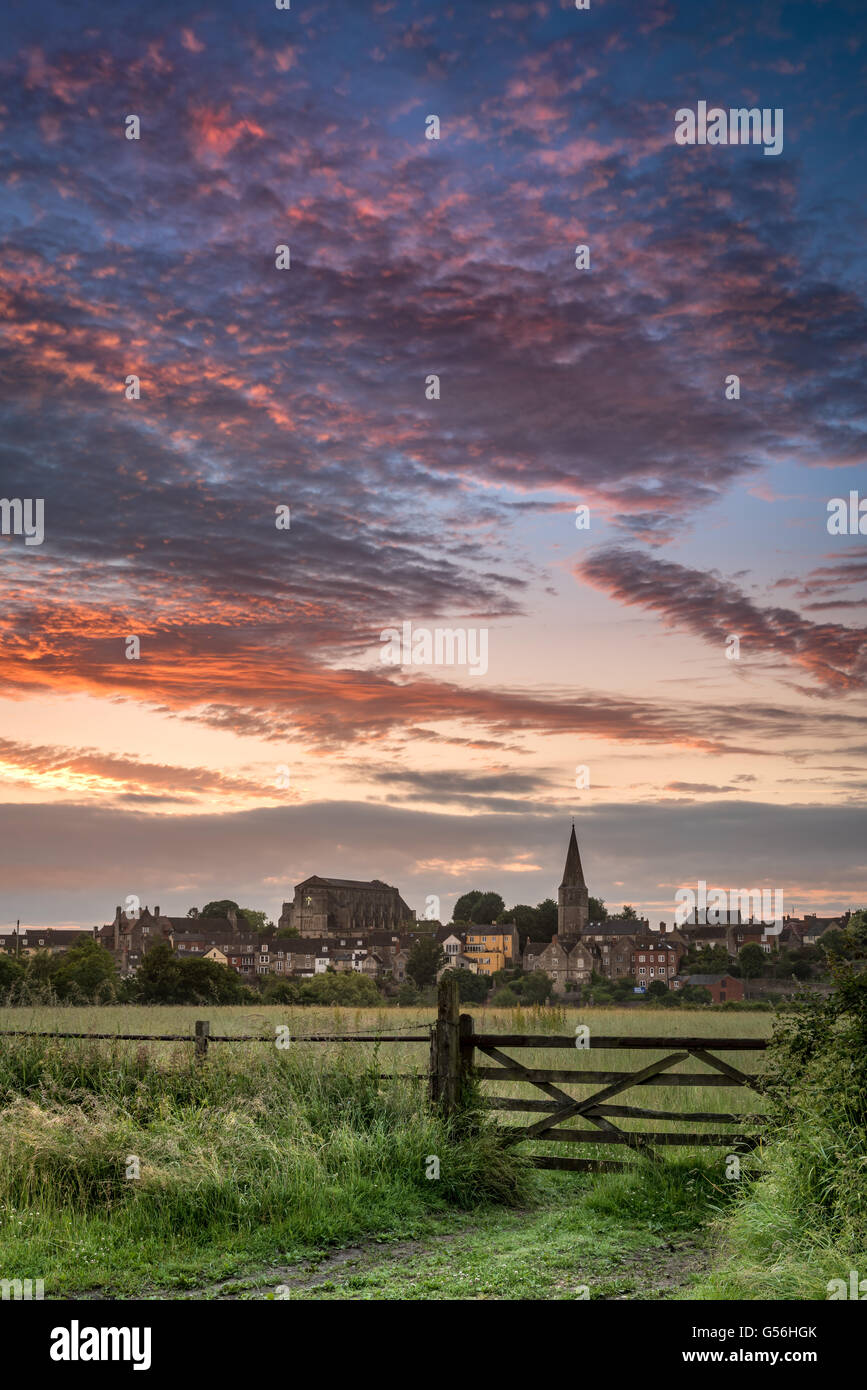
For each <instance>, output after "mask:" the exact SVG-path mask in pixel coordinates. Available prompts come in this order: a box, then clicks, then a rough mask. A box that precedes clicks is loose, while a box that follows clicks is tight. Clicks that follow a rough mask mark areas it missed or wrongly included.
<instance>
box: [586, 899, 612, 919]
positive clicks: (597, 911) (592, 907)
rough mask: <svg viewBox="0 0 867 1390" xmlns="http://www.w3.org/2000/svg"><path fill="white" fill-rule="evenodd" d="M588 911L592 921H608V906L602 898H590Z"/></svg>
mask: <svg viewBox="0 0 867 1390" xmlns="http://www.w3.org/2000/svg"><path fill="white" fill-rule="evenodd" d="M587 912H588V915H589V918H590V921H591V922H607V921H608V908H607V907H606V906H605V904H604V902H603V901H602V899H601V898H588V899H587Z"/></svg>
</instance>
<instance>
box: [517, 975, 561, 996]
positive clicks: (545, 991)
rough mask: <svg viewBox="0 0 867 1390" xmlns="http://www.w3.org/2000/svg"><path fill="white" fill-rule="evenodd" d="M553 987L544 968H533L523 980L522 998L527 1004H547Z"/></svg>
mask: <svg viewBox="0 0 867 1390" xmlns="http://www.w3.org/2000/svg"><path fill="white" fill-rule="evenodd" d="M513 988H514V986H513ZM553 988H554V986H553V984H552V983H551V980H550V977H549V976H548V975H546V974H545V972H544V970H531V971H530V972H529V973H528V974H527V975H525V976H524V977H523V979H522V981H521V1000H522V1002H523V1003H525V1004H547V1002H548V1000H549V999H550V997H551V990H552V989H553Z"/></svg>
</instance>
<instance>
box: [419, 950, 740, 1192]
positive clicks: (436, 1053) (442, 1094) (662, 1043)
mask: <svg viewBox="0 0 867 1390" xmlns="http://www.w3.org/2000/svg"><path fill="white" fill-rule="evenodd" d="M458 1010H459V1005H458V993H457V981H456V980H455V979H448V978H447V977H445V978H444V979H443V980H442V981H441V983H440V994H439V1013H438V1017H437V1022H436V1025H435V1027H434V1032H433V1038H432V1042H431V1098H432V1099H433V1100H434V1101H435V1102H436V1103H437V1104H439V1105H440V1106H441V1107H442V1108H444V1109H445V1110H446V1111H447V1112H453V1111H454V1110H456V1109H458V1108H459V1106H460V1105H461V1104H462V1101H463V1092H464V1088H465V1086H466V1083H467V1082H468V1081H470V1080H473V1081H524V1082H527V1083H528V1084H529V1085H531V1086H534V1087H536V1089H537V1090H538V1091H540V1092H541V1093H542V1095H544V1096H545V1097H546V1099H544V1100H537V1099H532V1100H531V1099H525V1098H523V1097H520V1098H514V1099H513V1098H508V1097H504V1096H483V1097H482V1104H483V1106H484V1107H485V1108H486V1109H489V1110H512V1111H515V1110H521V1111H528V1112H531V1113H532V1112H536V1113H540V1112H541V1113H542V1114H543V1118H542V1119H539V1120H536V1121H534V1122H533V1123H531V1124H529V1125H528V1126H526V1127H516V1128H515V1130H514V1133H512V1132H511V1131H510V1132H509V1135H508V1138H509V1141H510V1142H512V1143H519V1142H521V1141H523V1140H528V1139H536V1140H544V1142H545V1143H556V1144H612V1145H623V1146H626V1147H628V1148H631V1149H637V1150H639V1151H640V1152H641V1153H643V1154H645V1155H647V1156H648V1157H649V1158H650V1159H652V1160H653V1161H658V1159H659V1155H658V1153H657V1152H656V1149H657V1147H664V1146H669V1145H678V1146H683V1147H690V1148H692V1147H694V1146H697V1145H714V1146H720V1145H724V1146H726V1147H727V1149H728V1150H729V1151H731V1150H738V1149H740V1150H743V1149H749V1148H753V1147H755V1145H756V1144H758V1143H759V1142H760V1136H758V1135H756V1133H755V1132H754V1130H755V1126H757V1125H761V1124H763V1123H765V1117H764V1116H763V1115H756V1114H752V1113H747V1114H737V1113H731V1112H722V1111H702V1112H700V1113H698V1112H692V1111H671V1110H652V1109H647V1108H645V1107H642V1106H638V1105H623V1104H618V1105H612V1104H610V1103H609V1102H610V1101H612V1100H613V1099H614V1097H615V1096H621V1095H622V1093H623V1092H624V1091H627V1090H629V1089H631V1088H632V1087H633V1086H666V1087H668V1086H690V1087H692V1086H701V1087H714V1088H731V1087H744V1086H746V1087H750V1088H751V1089H753V1090H759V1086H758V1078H757V1077H756V1076H755V1075H754V1074H752V1073H748V1072H743V1071H741V1070H739V1068H737V1067H734V1066H732V1065H731V1063H730V1062H728V1061H726V1060H724V1059H723V1058H722V1057H717V1056H716V1055H715V1054H716V1053H717V1052H761V1051H764V1049H765V1047H766V1046H767V1042H766V1039H764V1038H700V1037H658V1036H657V1037H640V1036H632V1037H612V1036H610V1035H607V1034H605V1035H602V1034H600V1035H594V1036H593V1037H592V1039H591V1045H590V1049H589V1050H591V1051H594V1052H596V1051H602V1050H603V1049H606V1050H607V1049H618V1048H621V1049H626V1050H629V1051H633V1052H634V1051H647V1052H662V1053H663V1054H665V1055H663V1056H662V1057H660V1058H658V1059H657V1060H655V1061H651V1062H649V1063H648V1065H647V1066H646V1067H641V1068H640V1069H639V1070H638V1071H634V1072H623V1071H601V1070H600V1071H590V1070H587V1069H585V1068H584V1067H569V1068H545V1069H540V1068H538V1067H527V1066H525V1065H524V1064H523V1063H522V1062H520V1061H518V1060H517V1059H516V1058H515V1057H510V1056H508V1054H507V1053H506V1052H504V1051H503V1049H504V1048H508V1049H510V1050H514V1049H516V1048H517V1049H520V1048H534V1049H535V1050H537V1051H541V1050H546V1049H552V1050H554V1049H565V1050H569V1051H570V1052H574V1051H575V1050H576V1048H578V1047H580V1040H579V1039H578V1038H576V1037H575V1036H569V1035H566V1036H551V1035H547V1034H538V1033H499V1034H498V1033H476V1032H475V1022H474V1019H473V1017H472V1015H470V1014H460V1013H459V1011H458ZM581 1050H582V1053H583V1055H584V1056H586V1052H585V1051H584V1049H581ZM476 1051H478V1052H480V1053H482V1054H483V1056H484V1057H485V1058H490V1059H491V1061H493V1062H496V1063H497V1064H498V1065H496V1066H493V1067H491V1066H478V1065H476V1064H475V1053H476ZM689 1057H693V1058H695V1059H696V1060H697V1061H699V1062H701V1063H702V1064H703V1065H704V1066H705V1067H707V1068H709V1069H710V1070H706V1071H701V1072H694V1071H676V1070H672V1069H673V1068H676V1067H677V1066H678V1065H679V1064H680V1063H682V1062H684V1061H686V1059H687V1058H689ZM564 1085H578V1086H581V1087H587V1086H591V1087H601V1089H594V1090H593V1091H592V1093H591V1094H590V1095H584V1096H581V1097H576V1096H574V1095H570V1094H569V1093H568V1092H567V1091H564V1090H563V1089H562V1087H563V1086H564ZM574 1119H579V1120H582V1121H587V1122H589V1124H590V1125H591V1126H594V1128H589V1129H587V1128H585V1129H561V1128H559V1126H560V1124H561V1122H562V1121H563V1120H574ZM615 1119H641V1120H666V1121H672V1120H674V1121H688V1122H689V1123H690V1124H708V1123H711V1124H718V1125H719V1124H727V1125H743V1124H744V1123H745V1122H746V1123H747V1124H749V1125H750V1126H751V1127H752V1128H753V1132H752V1133H746V1132H743V1131H741V1132H738V1130H734V1131H730V1132H728V1133H722V1132H716V1131H714V1132H710V1133H696V1132H693V1131H690V1132H688V1133H677V1132H671V1131H659V1132H652V1131H641V1132H636V1131H634V1130H631V1131H630V1130H624V1129H621V1128H620V1127H619V1126H618V1125H616V1124H614V1120H615ZM532 1161H533V1163H534V1166H535V1167H537V1168H561V1169H572V1170H576V1169H584V1170H587V1169H590V1170H595V1171H619V1170H623V1169H624V1168H626V1167H628V1166H629V1165H627V1164H624V1163H618V1162H611V1161H608V1160H605V1159H595V1158H571V1157H568V1158H567V1157H560V1156H559V1155H556V1156H552V1155H541V1154H536V1155H533V1159H532Z"/></svg>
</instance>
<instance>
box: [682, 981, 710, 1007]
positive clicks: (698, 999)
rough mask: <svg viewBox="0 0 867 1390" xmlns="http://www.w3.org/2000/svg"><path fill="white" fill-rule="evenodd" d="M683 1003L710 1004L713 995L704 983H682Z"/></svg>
mask: <svg viewBox="0 0 867 1390" xmlns="http://www.w3.org/2000/svg"><path fill="white" fill-rule="evenodd" d="M681 996H682V998H683V1002H684V1004H712V1003H713V995H712V994H711V992H710V990H709V989H708V988H707V987H706V986H705V985H684V987H683V989H682V990H681Z"/></svg>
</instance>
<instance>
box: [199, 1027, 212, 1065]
mask: <svg viewBox="0 0 867 1390" xmlns="http://www.w3.org/2000/svg"><path fill="white" fill-rule="evenodd" d="M210 1031H211V1025H210V1023H209V1022H208V1020H207V1019H206V1018H197V1019H196V1061H197V1062H204V1061H205V1059H206V1057H207V1055H208V1034H209V1033H210Z"/></svg>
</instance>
